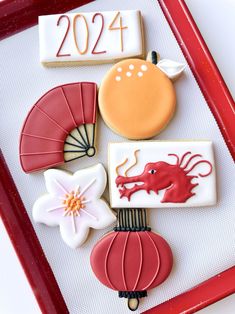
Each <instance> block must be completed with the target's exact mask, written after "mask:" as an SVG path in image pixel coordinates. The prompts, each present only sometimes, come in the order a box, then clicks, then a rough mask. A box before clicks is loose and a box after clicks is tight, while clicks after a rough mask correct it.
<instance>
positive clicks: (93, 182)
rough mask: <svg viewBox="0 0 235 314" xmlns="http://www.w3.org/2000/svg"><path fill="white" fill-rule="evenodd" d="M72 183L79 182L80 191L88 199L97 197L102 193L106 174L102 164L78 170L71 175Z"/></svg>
mask: <svg viewBox="0 0 235 314" xmlns="http://www.w3.org/2000/svg"><path fill="white" fill-rule="evenodd" d="M72 180H73V185H74V186H76V185H77V184H80V192H83V191H84V192H83V195H84V196H85V197H86V198H87V199H89V200H93V199H98V198H100V196H101V195H102V194H103V192H104V190H105V187H106V183H107V176H106V171H105V169H104V167H103V165H102V164H97V165H95V166H93V167H90V168H86V169H82V170H78V171H76V172H75V173H74V175H73V179H72Z"/></svg>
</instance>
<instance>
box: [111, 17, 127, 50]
mask: <svg viewBox="0 0 235 314" xmlns="http://www.w3.org/2000/svg"><path fill="white" fill-rule="evenodd" d="M118 17H119V27H114V26H113V25H114V23H115V21H116V20H117V18H118ZM127 28H128V27H127V26H123V25H122V17H121V16H120V12H118V13H117V14H116V15H115V17H114V19H113V21H112V22H111V24H110V25H109V30H110V31H115V30H120V46H121V51H123V30H124V29H127Z"/></svg>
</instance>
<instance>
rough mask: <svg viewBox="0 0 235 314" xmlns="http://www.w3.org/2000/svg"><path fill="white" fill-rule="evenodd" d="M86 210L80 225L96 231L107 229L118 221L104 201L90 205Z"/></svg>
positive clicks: (97, 201)
mask: <svg viewBox="0 0 235 314" xmlns="http://www.w3.org/2000/svg"><path fill="white" fill-rule="evenodd" d="M84 210H85V211H86V212H84V211H82V212H81V220H80V221H79V222H78V223H79V224H80V223H81V224H83V223H85V224H86V225H87V226H89V227H91V228H94V229H103V228H106V227H108V226H109V225H111V224H112V223H114V222H115V221H116V219H117V218H116V216H115V214H114V213H113V211H112V210H111V209H110V208H109V206H108V204H107V203H106V202H105V201H104V200H102V199H99V200H96V201H93V202H91V203H88V204H87V206H86V207H85V208H84Z"/></svg>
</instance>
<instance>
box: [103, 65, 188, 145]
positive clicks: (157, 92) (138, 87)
mask: <svg viewBox="0 0 235 314" xmlns="http://www.w3.org/2000/svg"><path fill="white" fill-rule="evenodd" d="M160 62H161V64H162V65H163V68H165V69H163V68H161V69H160V66H159V67H158V66H156V65H155V64H152V63H151V62H148V61H144V60H140V59H127V60H124V61H121V62H119V63H117V64H115V65H114V66H113V67H112V68H111V69H110V71H109V72H108V73H107V74H106V76H105V78H104V80H103V81H102V84H101V86H100V90H99V108H100V112H101V115H102V117H103V119H104V121H105V122H106V124H107V125H108V126H109V127H110V128H111V129H112V130H113V131H114V132H116V133H118V134H120V135H122V136H124V137H127V138H129V139H148V138H151V137H153V136H154V135H156V134H158V133H159V132H161V131H162V130H163V129H164V128H165V127H166V125H167V124H168V123H169V121H170V120H171V118H172V117H173V114H174V111H175V106H176V94H175V89H174V86H173V83H172V82H171V80H170V79H169V78H168V76H169V77H170V78H173V77H174V74H175V73H176V72H182V69H183V67H182V66H183V65H181V64H178V63H175V62H172V61H170V60H162V61H160ZM179 65H180V66H181V69H180V70H179V68H178V67H179ZM168 74H169V75H168ZM178 74H179V73H178ZM167 75H168V76H167Z"/></svg>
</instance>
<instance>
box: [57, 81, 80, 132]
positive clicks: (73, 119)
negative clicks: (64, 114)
mask: <svg viewBox="0 0 235 314" xmlns="http://www.w3.org/2000/svg"><path fill="white" fill-rule="evenodd" d="M61 91H62V94H63V96H64V99H65V103H66V105H67V109H68V111H69V114H70V117H71V119H72V121H73V124H74V127H75V128H76V126H77V123H76V121H75V118H74V115H73V112H72V110H71V108H70V106H69V103H68V99H67V97H66V95H65V92H64V89H63V87H62V86H61Z"/></svg>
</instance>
